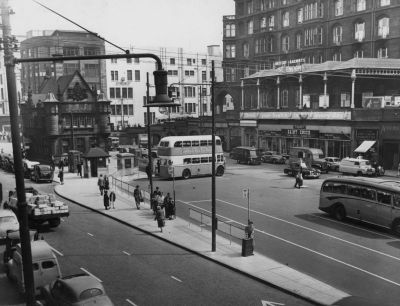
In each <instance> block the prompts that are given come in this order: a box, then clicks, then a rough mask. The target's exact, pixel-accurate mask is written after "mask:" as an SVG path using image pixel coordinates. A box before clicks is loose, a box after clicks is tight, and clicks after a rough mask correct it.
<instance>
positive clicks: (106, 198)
mask: <svg viewBox="0 0 400 306" xmlns="http://www.w3.org/2000/svg"><path fill="white" fill-rule="evenodd" d="M103 204H104V208H105V209H106V210H108V209H110V197H109V196H108V193H107V190H104V196H103Z"/></svg>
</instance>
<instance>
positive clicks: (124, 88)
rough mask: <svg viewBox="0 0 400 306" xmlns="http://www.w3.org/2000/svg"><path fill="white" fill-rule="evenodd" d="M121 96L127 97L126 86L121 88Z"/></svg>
mask: <svg viewBox="0 0 400 306" xmlns="http://www.w3.org/2000/svg"><path fill="white" fill-rule="evenodd" d="M122 98H125V99H126V98H128V89H127V88H126V87H123V88H122Z"/></svg>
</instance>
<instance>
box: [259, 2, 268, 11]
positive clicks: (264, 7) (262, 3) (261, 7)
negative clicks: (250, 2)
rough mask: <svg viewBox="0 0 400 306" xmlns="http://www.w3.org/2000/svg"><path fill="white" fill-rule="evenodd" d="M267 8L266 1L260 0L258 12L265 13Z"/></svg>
mask: <svg viewBox="0 0 400 306" xmlns="http://www.w3.org/2000/svg"><path fill="white" fill-rule="evenodd" d="M267 7H268V3H267V0H260V10H261V11H265V10H266V9H267Z"/></svg>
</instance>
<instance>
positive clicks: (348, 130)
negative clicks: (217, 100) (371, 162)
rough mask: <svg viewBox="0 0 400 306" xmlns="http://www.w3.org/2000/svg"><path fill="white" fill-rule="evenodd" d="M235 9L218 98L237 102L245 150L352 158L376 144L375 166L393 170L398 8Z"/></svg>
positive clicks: (227, 21)
mask: <svg viewBox="0 0 400 306" xmlns="http://www.w3.org/2000/svg"><path fill="white" fill-rule="evenodd" d="M235 3H236V14H235V16H225V17H224V19H223V24H224V55H223V58H224V59H223V68H224V80H225V83H224V84H221V86H220V87H221V90H220V92H219V94H221V95H223V94H229V95H231V96H232V97H233V102H234V109H235V112H236V113H238V122H239V124H238V125H239V126H240V131H239V132H240V137H241V143H242V144H246V145H255V146H259V147H263V148H266V149H272V150H277V151H283V152H285V151H288V150H289V149H290V147H292V146H297V145H304V146H311V147H318V148H321V149H323V151H324V153H325V154H326V155H336V156H339V157H345V156H349V155H352V154H353V151H354V149H355V148H356V147H357V146H358V145H359V144H360V143H362V141H363V140H374V141H376V143H375V145H374V147H373V148H372V151H374V154H373V155H374V158H376V159H378V160H379V161H380V162H382V163H384V166H385V167H386V168H391V167H394V166H396V165H397V163H398V162H399V159H400V137H399V136H397V134H398V133H397V132H398V131H397V125H398V124H396V123H397V122H398V120H399V118H398V107H399V106H398V105H399V99H400V98H399V95H400V90H399V86H398V85H399V84H398V81H397V79H398V75H399V73H400V60H399V58H400V50H399V49H398V45H399V42H400V30H399V27H398V20H399V16H400V1H398V0H376V1H366V0H350V1H344V0H332V1H330V0H327V1H321V0H307V1H297V0H281V1H278V0H247V1H241V0H236V1H235ZM235 133H237V132H235Z"/></svg>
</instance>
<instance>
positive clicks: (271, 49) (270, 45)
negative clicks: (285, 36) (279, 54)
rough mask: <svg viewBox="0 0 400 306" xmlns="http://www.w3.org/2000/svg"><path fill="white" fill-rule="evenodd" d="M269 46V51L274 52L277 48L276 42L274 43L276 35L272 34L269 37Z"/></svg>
mask: <svg viewBox="0 0 400 306" xmlns="http://www.w3.org/2000/svg"><path fill="white" fill-rule="evenodd" d="M267 47H268V52H274V48H275V43H274V37H273V36H270V37H268V39H267Z"/></svg>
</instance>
